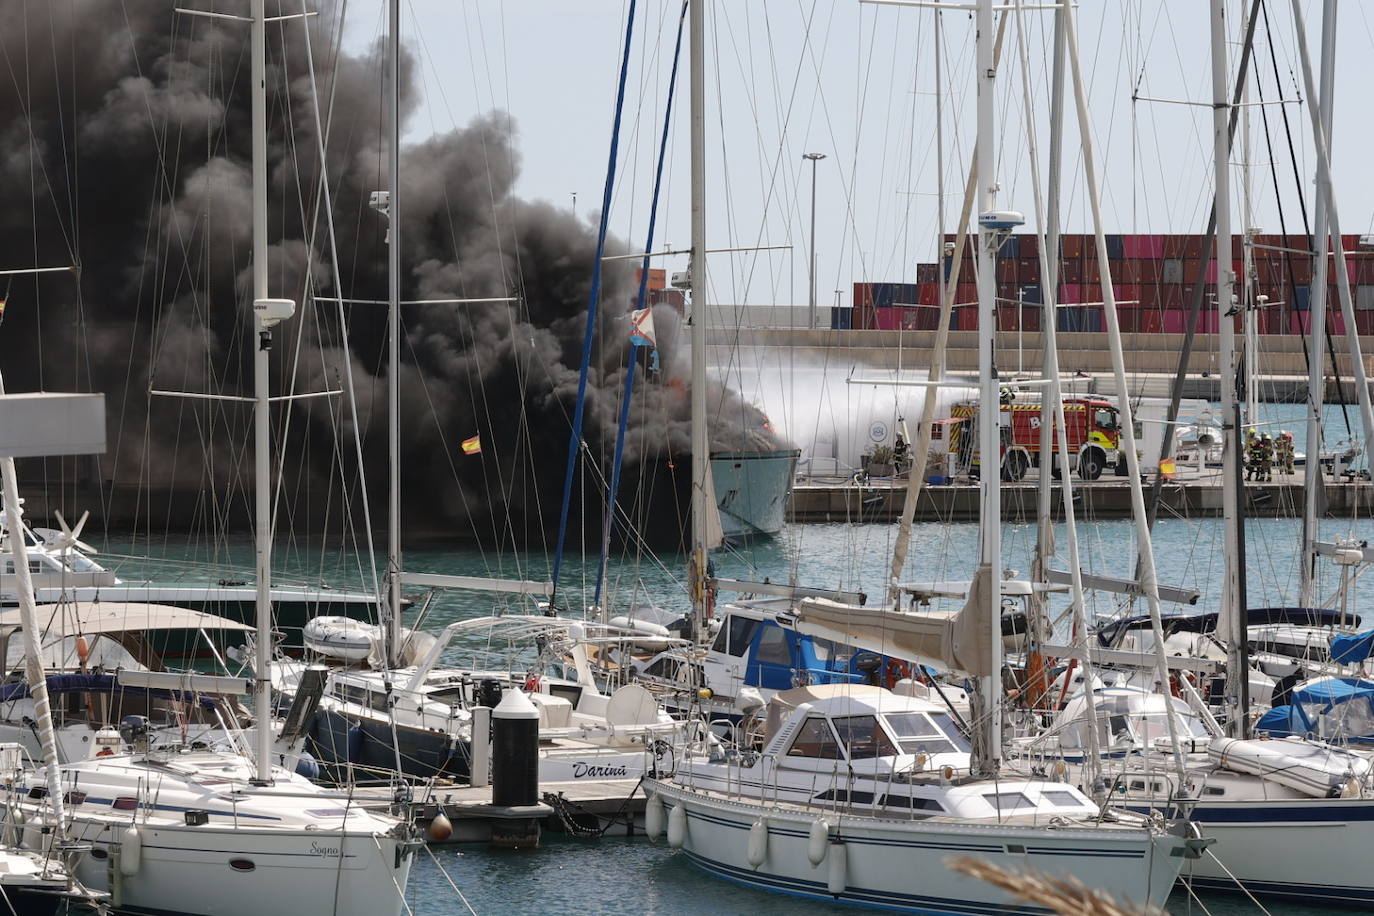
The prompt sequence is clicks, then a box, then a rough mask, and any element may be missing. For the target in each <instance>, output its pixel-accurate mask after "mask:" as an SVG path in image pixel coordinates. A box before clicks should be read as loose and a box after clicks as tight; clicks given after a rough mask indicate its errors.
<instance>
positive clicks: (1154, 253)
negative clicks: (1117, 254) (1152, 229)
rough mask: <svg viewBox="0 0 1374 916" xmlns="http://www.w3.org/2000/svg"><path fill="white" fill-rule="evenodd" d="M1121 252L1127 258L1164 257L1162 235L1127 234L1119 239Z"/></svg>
mask: <svg viewBox="0 0 1374 916" xmlns="http://www.w3.org/2000/svg"><path fill="white" fill-rule="evenodd" d="M1121 250H1122V253H1123V254H1124V255H1125V256H1126V257H1127V258H1162V257H1164V236H1162V235H1128V236H1125V237H1124V238H1123V239H1122V240H1121Z"/></svg>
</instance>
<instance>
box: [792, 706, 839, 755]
mask: <svg viewBox="0 0 1374 916" xmlns="http://www.w3.org/2000/svg"><path fill="white" fill-rule="evenodd" d="M787 756H788V757H817V758H820V759H821V760H840V759H841V754H840V743H839V742H838V741H836V740H835V733H834V732H833V731H831V729H830V723H829V722H827V721H826V720H825V718H824V717H822V716H811V717H810V718H808V719H807V720H806V721H805V722H803V723H802V727H801V728H799V729H797V737H795V738H793V739H792V746H791V747H790V748H788V749H787Z"/></svg>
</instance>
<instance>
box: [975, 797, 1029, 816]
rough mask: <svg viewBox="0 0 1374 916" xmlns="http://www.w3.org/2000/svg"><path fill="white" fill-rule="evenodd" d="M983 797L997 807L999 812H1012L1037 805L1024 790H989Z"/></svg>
mask: <svg viewBox="0 0 1374 916" xmlns="http://www.w3.org/2000/svg"><path fill="white" fill-rule="evenodd" d="M983 798H985V799H987V803H988V804H989V805H992V806H993V807H994V808H996V809H997V813H998V814H1010V813H1012V812H1013V811H1016V810H1018V809H1020V808H1034V807H1035V803H1034V802H1032V801H1031V800H1030V799H1029V798H1027V797H1026V795H1025V794H1024V793H1022V792H989V793H987V794H986V795H984V796H983Z"/></svg>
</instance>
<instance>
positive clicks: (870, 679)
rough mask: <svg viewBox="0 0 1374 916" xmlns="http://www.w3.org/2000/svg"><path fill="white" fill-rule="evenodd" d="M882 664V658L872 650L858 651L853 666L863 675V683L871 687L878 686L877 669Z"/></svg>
mask: <svg viewBox="0 0 1374 916" xmlns="http://www.w3.org/2000/svg"><path fill="white" fill-rule="evenodd" d="M882 666H883V660H882V658H881V657H880V656H877V655H874V654H873V653H872V652H860V653H859V655H858V657H857V658H855V659H854V667H855V668H857V669H858V670H859V673H860V674H862V675H863V676H864V683H865V684H868V685H870V686H872V687H877V686H878V669H879V668H881V667H882Z"/></svg>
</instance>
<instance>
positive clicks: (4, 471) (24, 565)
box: [0, 379, 80, 835]
mask: <svg viewBox="0 0 1374 916" xmlns="http://www.w3.org/2000/svg"><path fill="white" fill-rule="evenodd" d="M4 393H5V383H4V381H3V379H0V396H3V395H4ZM0 475H3V478H4V480H3V487H4V508H5V527H6V528H8V529H9V531H8V534H9V539H10V553H12V554H13V555H14V572H15V575H16V576H18V579H19V590H18V591H19V593H18V599H19V623H20V626H21V628H22V630H21V636H22V637H23V642H24V680H26V681H28V683H29V695H30V696H31V697H33V717H34V720H35V724H36V726H37V730H38V741H39V744H40V746H41V747H42V751H43V774H44V776H45V778H46V781H47V784H48V802H49V803H50V804H51V805H52V811H53V819H54V820H55V822H56V826H57V829H58V831H59V832H60V831H61V830H62V829H63V828H64V827H65V825H66V815H65V813H64V812H63V791H62V771H61V769H59V767H58V765H57V739H56V737H55V734H54V732H53V723H52V705H51V703H50V702H49V701H48V678H47V675H46V673H45V672H44V671H43V656H42V649H41V647H40V645H39V636H38V634H39V625H38V608H37V606H36V603H35V601H34V597H33V576H32V575H31V574H30V573H29V555H28V542H27V540H26V538H25V536H24V516H23V511H24V510H23V509H22V508H20V505H19V483H18V481H17V480H16V479H15V475H14V458H12V457H11V456H9V455H5V456H3V457H0ZM78 527H80V526H78ZM21 835H22V834H21Z"/></svg>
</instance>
